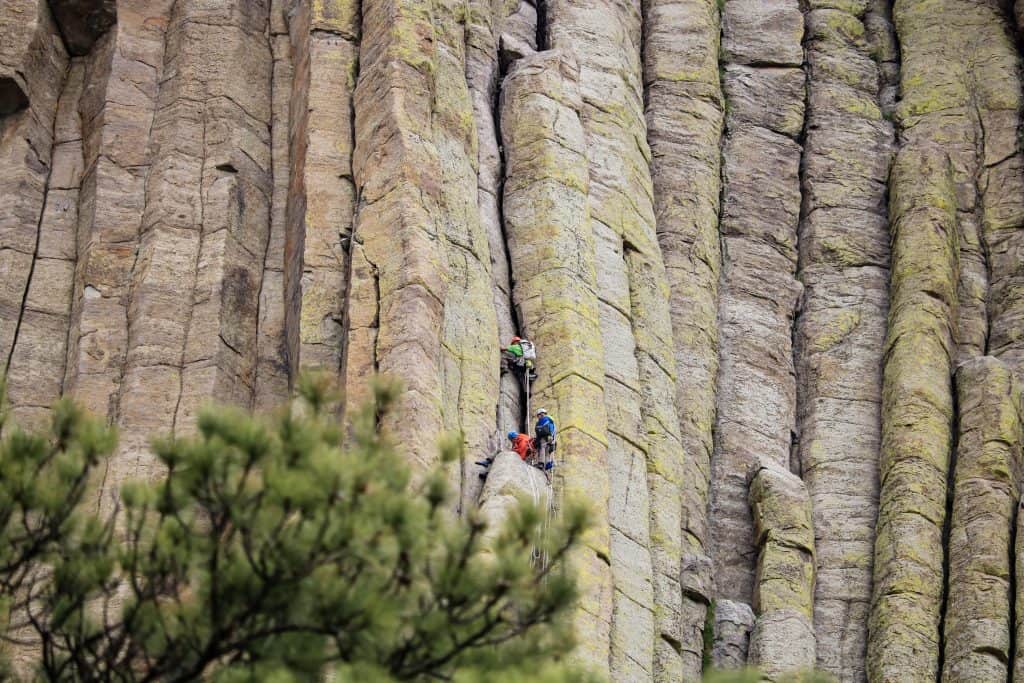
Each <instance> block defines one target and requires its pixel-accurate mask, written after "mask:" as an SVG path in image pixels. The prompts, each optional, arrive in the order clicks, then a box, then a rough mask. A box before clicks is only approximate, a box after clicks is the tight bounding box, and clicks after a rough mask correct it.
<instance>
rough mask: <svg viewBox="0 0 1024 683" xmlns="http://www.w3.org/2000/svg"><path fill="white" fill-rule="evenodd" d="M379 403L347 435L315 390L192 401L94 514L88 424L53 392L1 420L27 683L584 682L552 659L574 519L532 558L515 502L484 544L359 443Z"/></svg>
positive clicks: (6, 584) (1, 514)
mask: <svg viewBox="0 0 1024 683" xmlns="http://www.w3.org/2000/svg"><path fill="white" fill-rule="evenodd" d="M396 392H397V389H396V388H395V387H394V386H390V385H379V386H377V387H376V388H375V400H374V402H373V403H372V404H371V405H369V406H366V407H365V408H364V409H363V410H362V411H361V412H359V414H358V415H356V416H354V418H353V420H352V423H351V425H349V428H348V429H344V428H343V427H342V426H341V425H340V424H339V423H338V421H337V420H336V419H335V417H334V415H335V413H336V410H335V405H336V397H335V396H333V395H332V392H331V390H330V388H329V387H328V385H327V384H326V383H325V382H323V381H322V380H318V379H315V378H306V379H304V380H303V381H302V382H301V386H300V387H299V392H298V393H299V397H300V401H298V402H297V404H296V406H295V407H293V408H292V409H289V410H287V411H285V412H283V413H282V414H281V415H279V416H277V417H275V418H273V420H261V419H257V418H254V417H252V416H250V415H247V414H245V413H243V412H240V411H235V410H230V409H225V408H218V409H211V410H207V411H205V412H204V413H203V414H202V416H201V417H200V418H199V421H198V433H197V435H196V436H195V437H190V438H181V439H176V440H171V439H165V440H160V441H156V442H154V452H155V454H156V456H157V457H158V458H159V460H160V461H161V462H162V463H163V465H164V466H165V467H166V474H167V476H166V477H163V478H161V479H160V480H159V481H156V482H136V483H132V484H129V485H127V486H125V487H124V488H123V489H122V491H121V496H120V499H119V503H118V509H117V512H116V514H115V515H114V516H113V517H110V518H107V519H101V518H99V517H97V516H95V514H94V513H93V512H92V509H91V508H92V507H94V506H90V505H89V502H90V501H89V499H88V497H89V495H90V493H91V494H92V495H93V496H95V492H94V489H91V488H90V486H89V480H90V473H91V472H93V471H96V470H98V469H99V468H98V467H97V465H99V464H100V463H101V461H102V459H103V457H104V456H106V455H108V454H110V453H111V452H112V451H113V449H114V446H115V438H114V435H113V433H112V432H111V431H110V430H108V429H106V428H104V427H103V426H102V425H101V424H100V423H98V422H97V421H96V420H94V419H93V418H90V417H88V416H86V415H85V414H83V412H82V411H81V410H80V409H78V408H76V407H75V406H74V405H73V404H72V403H70V402H61V403H59V404H58V405H57V406H56V408H55V410H54V413H53V426H52V430H51V433H50V434H48V435H45V436H44V435H33V434H27V433H24V432H22V431H20V430H19V429H18V428H16V427H15V426H13V425H9V424H7V425H4V438H3V440H2V442H0V535H2V537H0V591H2V596H3V599H4V600H5V602H4V603H3V608H4V609H3V612H4V614H5V615H7V616H8V617H9V619H10V629H9V630H8V633H9V635H8V640H9V641H10V642H11V643H13V644H14V645H17V646H20V647H30V648H34V649H36V650H37V651H38V652H40V653H41V657H40V661H39V665H38V673H37V675H38V677H39V678H40V679H43V680H69V681H70V680H74V681H125V682H135V681H195V680H207V679H209V680H214V681H224V682H232V683H233V682H236V681H281V682H285V681H306V680H309V681H312V680H322V676H323V675H324V673H325V672H330V673H331V674H332V676H333V678H334V680H339V681H391V680H427V679H440V680H456V681H466V682H472V681H484V680H502V681H516V680H523V681H526V680H530V681H552V682H554V681H570V680H584V676H583V675H582V674H580V673H578V672H576V671H574V670H572V669H571V668H569V667H568V666H566V665H564V664H563V663H560V660H561V659H562V658H563V657H564V655H566V654H567V653H568V652H569V650H570V649H571V648H572V645H573V644H572V642H571V638H570V634H569V630H568V628H567V625H566V616H567V614H568V612H569V611H570V609H571V607H572V605H573V604H574V601H575V599H576V589H575V583H574V581H573V579H572V577H571V576H569V575H568V574H567V573H566V572H565V571H564V569H563V568H564V567H565V563H564V562H563V561H562V560H563V559H564V558H565V555H566V553H567V552H569V551H570V550H571V549H572V548H573V547H574V546H575V545H576V544H577V542H578V539H579V537H580V534H581V533H582V531H583V529H584V527H585V524H586V519H585V514H584V512H583V511H582V510H581V509H580V508H578V507H571V508H567V509H566V510H564V511H563V514H562V516H561V521H559V522H556V523H554V524H552V525H551V527H550V529H549V531H548V532H547V533H546V534H545V535H544V538H543V539H541V541H540V542H541V543H543V544H544V545H545V546H546V548H545V549H546V550H547V552H548V553H549V555H550V557H551V559H552V561H551V562H550V564H549V565H548V567H546V568H535V567H533V566H532V565H531V563H530V557H531V549H532V548H533V546H534V545H535V543H537V542H538V533H537V530H538V528H539V526H540V523H541V519H542V511H539V510H536V509H533V508H531V507H530V506H529V505H526V504H524V505H523V506H522V507H521V509H520V511H519V512H518V513H517V515H516V517H515V518H514V519H513V520H511V521H510V523H509V524H508V526H507V528H505V529H504V530H503V532H502V533H501V534H500V536H499V538H498V539H497V540H496V541H493V542H492V543H489V544H488V546H487V547H486V548H485V547H484V544H483V541H482V532H483V531H484V527H483V525H482V524H481V523H480V522H479V521H478V520H477V519H475V518H474V517H473V516H472V515H469V516H467V517H466V518H462V519H460V518H457V517H455V516H454V515H453V514H452V513H451V501H450V498H449V491H448V488H447V485H446V483H445V482H446V476H445V473H444V468H443V466H442V467H440V468H438V469H437V470H435V471H433V472H430V473H427V474H426V475H424V476H423V477H422V479H420V480H417V481H415V482H413V481H412V478H411V475H410V472H409V469H408V467H407V466H406V464H405V462H404V460H403V459H402V457H401V455H400V454H399V452H398V450H397V448H396V446H395V444H392V443H390V442H389V440H388V439H387V438H386V437H385V436H384V435H382V434H381V432H380V431H379V429H378V427H377V425H378V424H379V423H380V420H379V417H380V415H381V414H383V413H386V412H387V411H389V410H390V407H391V405H392V403H393V401H394V398H395V396H396ZM441 448H442V454H443V456H444V457H443V461H444V462H450V461H451V460H452V459H454V458H456V457H459V455H460V454H459V453H458V446H457V444H456V443H455V442H454V441H450V442H448V443H447V444H444V445H442V446H441ZM92 502H95V501H94V500H93V501H92Z"/></svg>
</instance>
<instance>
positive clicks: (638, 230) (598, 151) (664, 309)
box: [546, 0, 683, 680]
mask: <svg viewBox="0 0 1024 683" xmlns="http://www.w3.org/2000/svg"><path fill="white" fill-rule="evenodd" d="M546 28H547V30H548V36H549V39H550V43H551V46H552V47H555V48H563V49H567V50H572V51H574V52H575V53H576V54H577V55H578V57H579V59H580V92H581V95H582V97H583V110H582V111H583V115H582V119H583V125H584V130H585V132H586V136H587V156H588V159H589V161H590V191H589V196H590V200H589V203H590V216H591V222H592V224H593V231H594V236H595V244H596V256H597V282H598V287H599V300H600V301H599V303H600V313H601V333H602V337H603V339H604V347H605V375H606V382H605V405H606V409H607V411H608V430H609V458H608V465H609V477H610V484H611V498H610V503H609V505H610V508H609V522H610V525H611V541H612V555H611V562H612V572H613V575H614V576H615V587H616V592H615V607H614V617H613V621H612V654H611V667H612V676H613V677H614V678H617V679H622V680H636V679H639V678H644V677H651V676H653V677H654V678H655V679H657V680H663V679H664V680H669V679H673V678H677V677H679V675H680V674H681V671H682V669H681V667H682V664H681V659H680V655H679V652H678V650H679V642H680V634H679V624H680V617H679V609H680V607H679V595H680V591H679V589H678V588H677V587H676V582H677V580H678V577H679V572H680V554H681V549H680V529H681V519H680V512H681V509H682V501H681V494H680V491H681V487H680V486H679V482H681V481H682V476H683V474H682V472H683V470H682V465H683V457H682V445H681V441H680V436H679V418H678V413H677V411H676V410H675V405H674V398H675V358H674V356H673V351H672V348H673V341H672V326H671V317H670V313H669V306H668V299H669V285H668V278H667V276H666V274H665V266H664V261H663V259H662V255H661V249H660V247H659V245H658V241H657V235H656V231H655V217H654V202H653V185H652V181H651V176H650V150H649V148H648V147H647V144H646V140H647V135H646V133H647V131H646V122H645V119H644V112H643V87H642V81H643V78H642V73H641V64H640V44H641V42H642V41H641V37H642V36H641V33H642V31H641V28H642V27H641V16H640V6H639V3H627V4H618V3H613V2H605V1H604V0H598V1H595V2H589V3H577V2H563V1H561V0H559V1H557V2H550V3H548V4H547V6H546ZM655 582H657V584H658V585H659V588H658V596H659V599H658V600H657V605H658V609H657V610H655V601H656V598H655V593H654V583H655ZM662 600H664V602H663V601H662ZM656 643H657V648H656V649H657V657H655V652H654V650H655V644H656Z"/></svg>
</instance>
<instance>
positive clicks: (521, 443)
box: [508, 432, 533, 460]
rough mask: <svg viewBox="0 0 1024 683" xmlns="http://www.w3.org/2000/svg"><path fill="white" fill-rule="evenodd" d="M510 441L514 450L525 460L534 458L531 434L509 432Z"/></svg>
mask: <svg viewBox="0 0 1024 683" xmlns="http://www.w3.org/2000/svg"><path fill="white" fill-rule="evenodd" d="M508 440H509V441H511V442H512V450H514V451H515V452H516V453H518V454H519V457H520V458H522V459H523V460H527V459H529V458H530V457H532V456H533V442H532V441H531V440H530V435H529V434H520V433H519V432H509V433H508Z"/></svg>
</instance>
